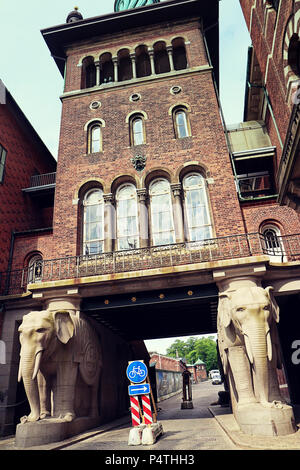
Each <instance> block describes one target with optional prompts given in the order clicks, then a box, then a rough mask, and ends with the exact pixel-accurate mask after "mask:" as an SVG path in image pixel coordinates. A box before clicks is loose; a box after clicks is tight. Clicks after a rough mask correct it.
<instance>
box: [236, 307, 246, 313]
mask: <svg viewBox="0 0 300 470" xmlns="http://www.w3.org/2000/svg"><path fill="white" fill-rule="evenodd" d="M244 310H245V307H239V308H237V309H236V311H237V312H244Z"/></svg>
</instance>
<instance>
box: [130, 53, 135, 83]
mask: <svg viewBox="0 0 300 470" xmlns="http://www.w3.org/2000/svg"><path fill="white" fill-rule="evenodd" d="M130 59H131V65H132V78H136V61H135V53H134V52H133V53H131V54H130Z"/></svg>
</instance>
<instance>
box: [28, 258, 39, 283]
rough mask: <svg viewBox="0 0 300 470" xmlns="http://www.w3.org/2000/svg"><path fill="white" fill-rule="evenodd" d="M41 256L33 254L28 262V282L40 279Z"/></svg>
mask: <svg viewBox="0 0 300 470" xmlns="http://www.w3.org/2000/svg"><path fill="white" fill-rule="evenodd" d="M42 274H43V258H42V256H41V255H34V256H32V258H30V260H29V263H28V284H30V283H33V282H38V281H41V280H42Z"/></svg>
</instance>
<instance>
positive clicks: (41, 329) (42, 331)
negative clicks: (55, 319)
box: [36, 328, 46, 333]
mask: <svg viewBox="0 0 300 470" xmlns="http://www.w3.org/2000/svg"><path fill="white" fill-rule="evenodd" d="M44 331H46V328H38V329H37V330H36V332H37V333H44Z"/></svg>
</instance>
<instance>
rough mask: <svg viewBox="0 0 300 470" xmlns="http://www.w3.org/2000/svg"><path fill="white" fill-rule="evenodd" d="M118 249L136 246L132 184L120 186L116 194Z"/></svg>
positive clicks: (136, 233)
mask: <svg viewBox="0 0 300 470" xmlns="http://www.w3.org/2000/svg"><path fill="white" fill-rule="evenodd" d="M116 201H117V239H118V250H131V249H134V248H138V244H139V228H138V206H137V194H136V188H135V187H134V185H133V184H125V185H124V186H121V187H120V188H119V189H118V191H117V195H116Z"/></svg>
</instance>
